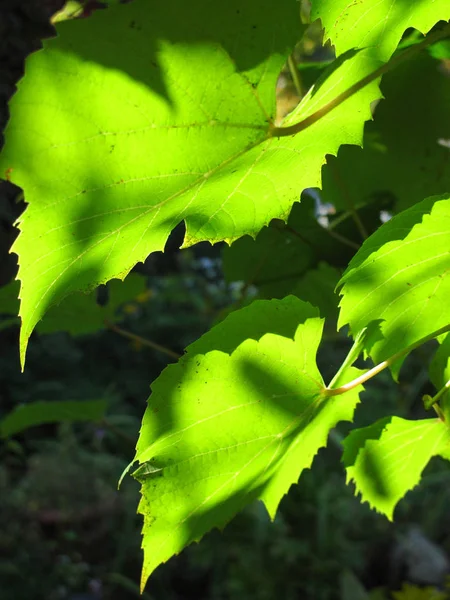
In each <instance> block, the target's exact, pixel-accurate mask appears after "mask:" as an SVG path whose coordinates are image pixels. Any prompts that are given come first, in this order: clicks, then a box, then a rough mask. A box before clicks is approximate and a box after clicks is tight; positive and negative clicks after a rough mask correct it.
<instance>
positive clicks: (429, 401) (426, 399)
mask: <svg viewBox="0 0 450 600" xmlns="http://www.w3.org/2000/svg"><path fill="white" fill-rule="evenodd" d="M448 390H450V379H449V380H448V381H447V383H446V384H445V385H444V386H443V387H442V388H441V389H440V390H439V391H438V393H437V394H436V395H435V396H430V395H429V394H425V396H423V398H422V401H423V405H424V406H425V409H426V410H429V409H430V408H431V407H432V406H434V405H435V404H436V402H439V400H440V399H441V398H442V396H443V395H444V394H445V392H448Z"/></svg>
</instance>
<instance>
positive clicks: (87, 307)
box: [0, 273, 145, 335]
mask: <svg viewBox="0 0 450 600" xmlns="http://www.w3.org/2000/svg"><path fill="white" fill-rule="evenodd" d="M144 291H145V282H144V278H143V277H141V276H140V275H137V274H136V273H132V274H131V275H130V276H129V277H127V278H126V279H125V281H118V280H117V279H113V280H112V281H110V282H109V283H108V302H107V304H106V306H101V305H100V304H98V303H97V302H96V298H95V293H91V294H81V293H78V294H77V293H76V294H71V295H70V296H68V297H67V298H65V299H64V300H63V301H62V302H61V303H60V304H58V305H56V306H52V307H51V308H50V309H49V311H48V312H47V313H46V314H45V317H44V318H43V320H42V321H40V322H39V323H38V324H37V325H36V330H37V331H39V332H40V333H51V332H53V331H61V330H65V331H68V332H69V333H71V334H72V335H85V334H87V333H93V332H94V331H98V330H99V329H103V328H104V327H105V322H111V323H114V322H117V321H120V320H121V319H122V318H123V314H121V313H120V312H118V309H119V308H120V307H121V306H122V305H123V304H125V303H126V302H131V301H133V300H135V299H136V297H137V296H139V294H142V293H143V292H144ZM18 294H19V282H18V281H14V282H11V283H10V284H9V285H6V286H4V287H2V288H1V289H0V313H2V314H5V315H8V314H15V315H17V313H18V311H19V301H18ZM8 322H9V324H11V325H12V324H14V323H13V322H11V321H10V320H9V321H8Z"/></svg>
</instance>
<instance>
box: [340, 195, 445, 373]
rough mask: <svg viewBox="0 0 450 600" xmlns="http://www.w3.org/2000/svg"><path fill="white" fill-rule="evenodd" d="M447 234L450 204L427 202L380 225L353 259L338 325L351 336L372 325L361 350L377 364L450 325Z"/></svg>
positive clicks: (395, 369)
mask: <svg viewBox="0 0 450 600" xmlns="http://www.w3.org/2000/svg"><path fill="white" fill-rule="evenodd" d="M449 231H450V199H449V198H448V197H445V198H439V197H432V198H427V199H426V200H423V201H422V202H420V203H418V204H416V205H415V206H412V207H411V208H409V209H407V210H405V211H403V212H402V213H400V214H399V215H397V216H395V217H393V218H392V219H391V220H390V221H388V222H387V223H385V224H384V225H382V226H381V227H380V228H379V229H378V230H377V231H376V232H375V233H374V234H372V235H371V236H370V237H369V238H368V239H367V240H366V241H365V242H364V244H363V245H362V246H361V248H360V250H359V251H358V252H357V253H356V255H355V256H354V258H353V259H352V260H351V262H350V264H349V266H348V268H347V269H346V271H345V273H344V275H343V276H342V279H341V281H340V285H341V284H343V287H342V290H341V294H342V299H341V303H340V315H339V322H338V326H339V327H341V326H342V325H344V324H346V323H348V324H349V325H350V330H351V333H352V335H353V336H355V335H356V334H357V333H358V332H359V331H360V330H361V329H363V328H364V327H366V326H368V325H369V324H372V327H371V328H370V329H371V333H370V335H368V336H367V340H366V343H365V351H366V352H367V354H368V355H369V356H370V357H371V358H372V359H373V360H374V361H375V362H380V361H382V360H386V359H387V358H389V357H390V356H393V355H394V354H396V353H397V352H399V351H401V350H403V349H405V348H407V347H408V346H410V345H412V344H414V343H415V342H418V341H419V340H420V339H422V338H423V337H425V336H427V335H430V334H431V333H433V332H434V331H438V330H439V329H440V328H442V327H445V326H446V325H448V324H449V311H448V299H449V297H450V243H449V241H450V235H449ZM400 366H401V360H399V361H396V363H395V364H394V365H393V366H392V370H393V373H394V375H397V374H398V370H399V368H400Z"/></svg>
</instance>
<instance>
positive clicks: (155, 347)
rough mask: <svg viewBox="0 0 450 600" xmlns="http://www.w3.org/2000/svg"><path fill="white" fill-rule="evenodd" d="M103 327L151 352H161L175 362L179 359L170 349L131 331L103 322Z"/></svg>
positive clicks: (179, 356)
mask: <svg viewBox="0 0 450 600" xmlns="http://www.w3.org/2000/svg"><path fill="white" fill-rule="evenodd" d="M105 325H106V327H107V328H108V329H111V331H115V332H116V333H118V334H119V335H122V336H123V337H126V338H128V339H129V340H133V341H134V342H139V343H140V344H142V345H143V346H148V347H149V348H152V349H153V350H156V351H157V352H161V353H162V354H166V355H167V356H170V357H171V358H175V360H178V359H179V358H181V355H180V354H177V353H176V352H174V351H173V350H170V348H166V347H165V346H161V345H160V344H157V343H156V342H152V341H151V340H147V339H146V338H143V337H141V336H140V335H136V334H135V333H131V331H126V330H125V329H122V328H121V327H118V326H117V325H114V323H111V322H110V321H107V320H105Z"/></svg>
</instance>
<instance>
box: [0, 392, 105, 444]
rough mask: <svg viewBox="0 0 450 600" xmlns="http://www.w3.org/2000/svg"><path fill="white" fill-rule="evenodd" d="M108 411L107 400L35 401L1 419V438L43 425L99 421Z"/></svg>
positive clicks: (17, 408) (23, 405)
mask: <svg viewBox="0 0 450 600" xmlns="http://www.w3.org/2000/svg"><path fill="white" fill-rule="evenodd" d="M105 410H106V401H105V400H84V401H79V402H77V401H70V400H62V401H61V402H46V401H45V400H40V401H35V402H32V403H31V404H22V405H19V406H17V407H16V408H15V409H14V410H12V411H11V412H10V413H9V414H7V415H6V417H3V419H0V437H4V438H6V437H9V436H12V435H16V434H17V433H20V432H21V431H24V429H28V428H29V427H36V425H42V424H43V423H60V422H71V421H99V420H100V419H101V418H102V417H103V415H104V413H105Z"/></svg>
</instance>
